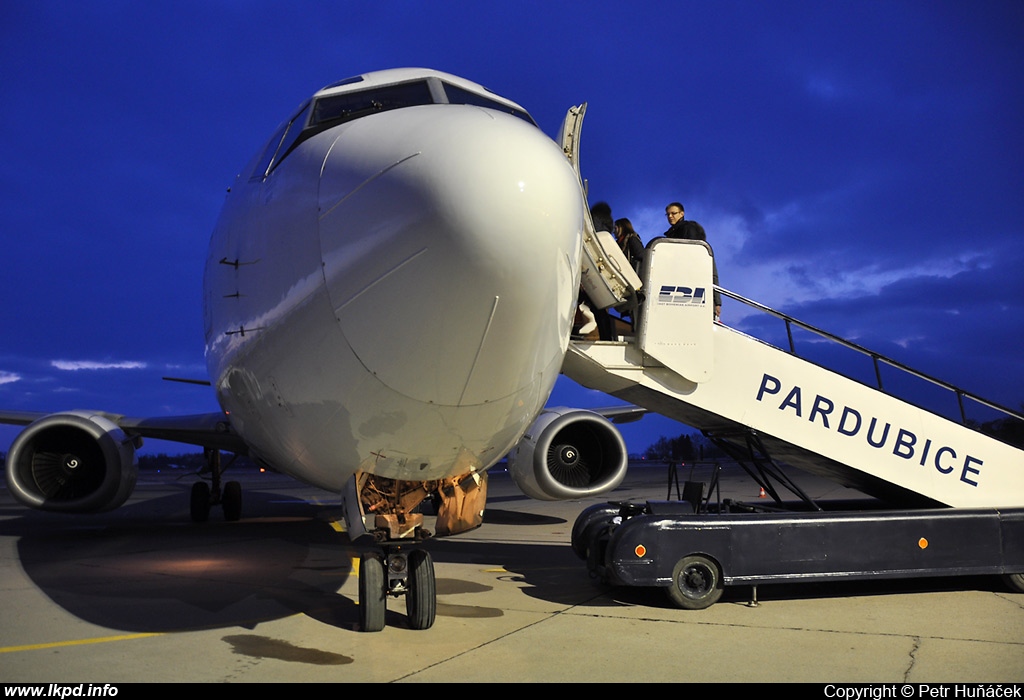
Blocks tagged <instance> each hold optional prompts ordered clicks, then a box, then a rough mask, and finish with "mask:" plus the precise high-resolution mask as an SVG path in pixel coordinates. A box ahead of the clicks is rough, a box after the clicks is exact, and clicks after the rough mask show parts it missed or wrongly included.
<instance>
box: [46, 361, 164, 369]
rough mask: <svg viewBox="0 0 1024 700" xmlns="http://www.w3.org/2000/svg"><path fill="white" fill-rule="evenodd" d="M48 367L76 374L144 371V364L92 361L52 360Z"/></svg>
mask: <svg viewBox="0 0 1024 700" xmlns="http://www.w3.org/2000/svg"><path fill="white" fill-rule="evenodd" d="M50 365H52V366H53V367H56V368H57V369H60V370H66V371H70V372H77V371H78V370H82V369H86V370H98V369H146V366H147V365H146V363H145V362H134V361H125V362H93V361H92V360H53V361H52V362H50Z"/></svg>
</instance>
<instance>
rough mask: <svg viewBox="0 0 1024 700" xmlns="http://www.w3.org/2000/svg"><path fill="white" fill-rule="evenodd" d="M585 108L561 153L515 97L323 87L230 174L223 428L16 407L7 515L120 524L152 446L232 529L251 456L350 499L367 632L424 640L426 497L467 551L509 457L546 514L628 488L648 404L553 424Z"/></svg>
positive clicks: (407, 82)
mask: <svg viewBox="0 0 1024 700" xmlns="http://www.w3.org/2000/svg"><path fill="white" fill-rule="evenodd" d="M582 114H583V112H582V110H581V109H580V108H575V109H574V110H570V116H569V117H568V118H567V122H566V124H565V125H563V128H562V132H561V135H560V138H561V139H562V141H563V143H562V144H557V143H555V141H554V140H552V139H551V138H549V137H548V136H547V135H545V134H544V133H543V132H542V131H541V130H540V128H539V127H538V126H537V124H536V122H535V121H534V120H533V119H532V117H530V115H529V114H528V113H527V112H526V110H524V109H523V108H522V107H521V106H520V105H518V104H517V103H515V102H513V101H511V100H509V99H506V98H504V97H501V96H500V95H497V94H495V93H493V92H491V91H489V90H487V89H486V88H484V87H483V86H481V85H479V84H477V83H474V82H471V81H469V80H465V79H463V78H460V77H457V76H454V75H450V74H447V73H443V72H439V71H435V70H426V69H419V68H404V69H393V70H384V71H378V72H371V73H366V74H362V75H358V76H354V77H351V78H348V79H346V80H342V81H339V82H337V83H333V84H331V85H328V86H327V87H325V88H323V89H321V90H319V91H317V92H316V93H315V94H313V95H312V96H311V97H310V98H309V99H307V100H306V101H304V102H303V103H302V104H301V105H300V106H299V107H298V108H297V109H296V110H295V111H294V113H293V114H292V115H291V116H290V117H289V118H288V119H287V120H285V121H284V122H283V123H282V124H281V125H280V127H279V128H278V129H277V130H276V131H275V132H274V133H273V135H272V136H271V137H270V138H269V139H268V141H267V143H266V144H265V145H264V146H263V148H261V149H260V150H259V151H258V152H257V154H256V155H255V156H254V157H253V159H252V160H251V161H250V162H249V164H248V165H246V166H245V168H244V169H243V170H242V171H241V172H240V173H239V174H238V175H237V177H236V178H235V180H234V183H233V184H232V185H231V187H230V189H229V190H228V194H227V197H226V201H225V203H224V207H223V211H222V213H221V215H220V218H219V220H218V223H217V224H216V227H215V229H214V231H213V234H212V236H211V239H210V245H209V252H208V257H207V261H206V265H205V271H204V280H203V290H204V291H203V298H204V328H205V338H206V345H205V352H206V360H207V369H208V373H209V377H210V380H209V382H208V383H209V384H210V386H212V388H213V389H214V391H215V392H216V396H217V400H218V402H219V404H220V406H221V408H222V412H218V413H212V414H203V415H193V416H180V417H143V418H138V417H129V416H123V415H119V414H115V413H109V412H105V411H83V410H74V411H64V412H57V413H50V414H44V413H34V412H10V411H9V412H0V422H3V423H9V424H16V425H22V426H26V427H25V428H24V430H22V431H21V432H20V433H19V435H18V436H17V438H16V439H15V441H14V443H13V444H12V446H11V449H10V451H9V453H8V456H7V464H6V479H7V485H8V488H9V490H10V492H11V494H12V495H13V497H14V498H15V499H17V500H18V501H19V502H20V503H22V504H24V505H27V506H30V507H33V508H37V509H42V510H48V511H55V512H62V513H89V512H98V511H104V510H110V509H113V508H116V507H118V506H120V505H121V504H123V503H124V502H125V500H126V499H127V498H128V497H129V495H130V494H131V492H132V489H133V488H134V485H135V480H136V475H137V470H136V466H135V450H136V449H137V448H138V447H139V446H140V445H141V440H142V439H143V438H157V439H164V440H174V441H179V442H184V443H189V444H194V445H199V446H202V447H203V448H204V453H205V454H206V456H207V460H208V464H209V467H210V470H211V472H212V474H213V488H212V489H211V488H210V486H209V485H208V484H207V483H206V482H204V481H200V482H197V483H196V484H195V485H194V486H193V488H192V492H191V500H190V511H191V515H192V518H193V519H194V520H197V521H202V520H206V519H207V517H208V515H209V512H210V508H211V506H213V505H220V506H222V507H223V511H224V516H225V518H226V519H228V520H237V519H238V518H239V517H240V514H241V487H240V486H239V484H238V482H234V481H229V482H227V483H225V484H223V486H222V485H221V480H220V477H221V474H222V473H223V471H224V469H225V468H226V467H225V466H224V465H222V464H221V459H220V457H221V451H225V452H230V453H234V454H236V455H248V456H249V457H251V458H253V459H254V460H255V461H256V462H258V463H259V464H263V465H267V466H269V467H271V468H273V469H274V470H277V471H279V472H283V473H285V474H288V475H290V476H292V477H295V478H297V479H299V480H301V481H304V482H306V483H309V484H312V485H314V486H318V487H320V488H323V489H326V490H329V491H333V492H336V493H341V494H342V495H343V502H344V511H345V518H346V524H347V528H348V532H349V534H350V536H351V537H352V539H353V541H364V542H368V543H369V544H367V546H366V547H365V548H364V551H363V552H362V554H361V557H360V565H359V615H360V625H361V628H362V629H363V630H364V631H379V630H381V629H382V628H383V627H384V618H385V610H386V599H387V597H388V596H401V595H404V596H405V598H406V608H407V612H408V617H409V626H410V627H412V628H413V629H427V628H430V627H431V626H432V625H433V623H434V618H435V613H436V590H435V579H434V567H433V562H432V560H431V557H430V554H429V552H427V551H426V550H425V549H423V548H421V547H418V546H417V545H419V544H420V543H421V542H422V541H424V540H425V539H426V538H427V537H429V536H430V535H431V533H428V532H427V531H426V530H425V529H424V528H423V516H422V514H420V513H418V512H416V511H417V506H418V505H419V504H420V503H421V501H423V500H424V499H426V498H428V497H432V498H436V499H438V500H439V501H440V506H439V510H438V517H437V525H436V526H435V527H436V529H437V534H438V535H449V534H457V533H458V532H461V531H464V530H467V529H471V528H473V527H476V526H478V525H479V524H480V523H481V522H482V513H483V508H484V502H485V498H486V480H485V478H484V475H485V473H486V470H487V469H488V468H490V467H491V466H493V465H494V464H495V463H496V462H498V461H499V460H500V459H501V458H502V457H503V456H505V455H506V454H509V455H510V458H509V469H510V471H511V472H512V475H513V478H514V479H515V481H516V483H517V484H519V485H520V486H521V488H522V489H523V490H524V491H525V492H526V493H527V494H528V495H530V496H532V497H535V498H545V499H568V498H580V497H584V496H589V495H593V494H597V493H603V492H605V491H608V490H611V489H613V488H615V487H616V486H617V485H618V484H619V483H620V482H621V480H622V478H623V477H624V475H625V469H626V462H627V460H626V448H625V444H624V442H623V440H622V438H621V436H620V434H619V433H618V431H617V430H616V429H615V428H614V427H613V426H612V425H611V423H610V422H609V419H610V420H618V421H623V422H624V421H626V420H631V419H635V418H636V417H638V409H636V408H635V407H620V408H615V409H609V410H607V411H600V412H596V413H595V412H593V411H584V410H573V409H568V408H556V409H547V410H546V409H545V403H546V402H547V400H548V398H549V395H550V393H551V390H552V388H553V386H554V383H555V380H556V378H557V376H558V374H559V372H560V369H561V367H562V361H563V357H564V356H565V354H566V350H567V346H568V344H569V340H570V333H571V330H572V325H573V318H574V315H575V311H576V309H577V303H578V302H577V299H578V293H579V289H580V284H581V279H583V281H584V282H586V280H587V279H588V277H589V278H593V277H594V270H595V263H594V255H595V253H594V252H593V248H592V240H593V238H594V237H595V234H596V232H594V231H593V222H592V221H591V220H590V216H589V212H588V209H587V206H586V196H585V191H584V187H583V184H582V181H581V178H580V175H579V170H578V161H577V160H575V159H576V156H577V153H578V138H579V122H580V120H581V119H582ZM604 235H605V236H607V234H604ZM588 246H590V247H588ZM597 255H599V253H598V254H597ZM633 284H634V285H637V286H638V285H639V282H637V281H633ZM620 286H622V287H623V289H624V290H625V291H624V292H623V293H622V294H620V295H619V296H620V297H621V298H625V297H626V296H628V294H629V292H630V289H629V283H623V284H622V285H620ZM621 291H622V290H620V292H621ZM639 412H642V409H640V410H639ZM359 538H362V539H361V540H360V539H359Z"/></svg>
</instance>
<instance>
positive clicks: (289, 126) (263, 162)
mask: <svg viewBox="0 0 1024 700" xmlns="http://www.w3.org/2000/svg"><path fill="white" fill-rule="evenodd" d="M309 107H310V103H309V102H307V103H306V104H305V105H303V107H302V109H300V110H299V113H298V114H296V115H295V116H294V117H292V118H291V119H289V120H288V121H287V122H285V123H284V124H282V125H281V126H280V127H278V129H277V131H275V132H274V135H273V136H271V137H270V141H269V142H267V147H266V150H264V151H263V155H262V156H260V160H259V163H258V164H257V166H256V167H255V168H254V169H253V171H252V175H251V179H256V180H261V179H263V178H265V177H266V176H267V175H269V174H270V171H271V170H273V169H274V168H276V167H277V165H278V164H279V163H280V162H281V161H282V160H284V157H285V156H286V155H287V154H288V152H289V151H290V150H291V149H292V147H294V145H295V142H296V141H297V140H298V138H299V136H300V135H301V134H302V128H303V127H304V126H305V125H306V121H307V119H308V118H309Z"/></svg>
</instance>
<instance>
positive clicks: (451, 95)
mask: <svg viewBox="0 0 1024 700" xmlns="http://www.w3.org/2000/svg"><path fill="white" fill-rule="evenodd" d="M444 91H445V93H446V94H447V95H448V102H450V103H451V104H457V105H474V106H476V107H486V108H487V109H495V110H498V111H499V112H504V113H505V114H511V115H513V116H516V117H519V118H520V119H523V120H524V121H528V122H530V123H531V124H533V125H534V126H537V122H535V121H533V117H531V116H530V115H529V114H527V113H526V112H524V111H523V110H521V109H516V108H515V107H512V106H510V105H506V104H502V103H501V102H498V101H497V100H492V99H490V98H489V97H486V96H484V95H481V94H480V93H477V92H470V91H469V90H465V89H463V88H460V87H458V86H457V85H452V84H451V83H444Z"/></svg>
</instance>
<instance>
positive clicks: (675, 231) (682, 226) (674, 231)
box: [662, 202, 722, 321]
mask: <svg viewBox="0 0 1024 700" xmlns="http://www.w3.org/2000/svg"><path fill="white" fill-rule="evenodd" d="M665 216H666V217H667V218H668V223H669V227H668V231H665V233H664V234H662V235H663V236H665V237H666V238H685V239H686V240H689V241H707V239H708V236H707V234H706V233H705V232H704V227H703V226H701V225H700V224H698V223H697V222H696V221H687V220H686V210H685V209H683V205H682V204H680V203H679V202H672V203H671V204H669V205H668V206H667V207H665ZM711 265H712V273H713V275H714V280H713V281H714V283H715V286H716V287H717V286H718V265H717V264H716V263H715V259H714V258H711ZM721 315H722V295H721V294H719V293H718V290H717V289H716V290H715V320H716V321H717V320H718V319H719V317H720V316H721Z"/></svg>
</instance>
